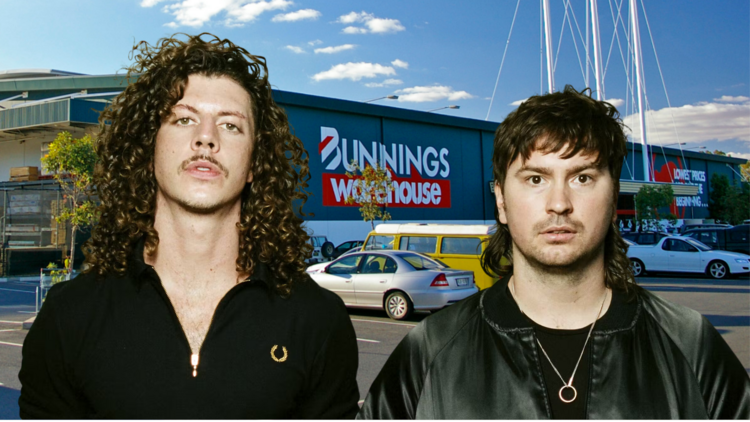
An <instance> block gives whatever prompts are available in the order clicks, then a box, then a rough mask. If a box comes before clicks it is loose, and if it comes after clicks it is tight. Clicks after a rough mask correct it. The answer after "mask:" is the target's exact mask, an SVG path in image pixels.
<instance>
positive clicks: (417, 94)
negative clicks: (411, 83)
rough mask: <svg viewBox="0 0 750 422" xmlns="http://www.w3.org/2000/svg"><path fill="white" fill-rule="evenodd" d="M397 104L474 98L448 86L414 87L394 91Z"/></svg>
mask: <svg viewBox="0 0 750 422" xmlns="http://www.w3.org/2000/svg"><path fill="white" fill-rule="evenodd" d="M396 94H398V101H399V102H410V103H423V102H428V101H440V100H465V99H469V98H474V96H473V95H471V94H469V93H468V92H466V91H454V90H453V88H451V87H449V86H442V85H433V86H415V87H412V88H404V89H399V90H398V91H396Z"/></svg>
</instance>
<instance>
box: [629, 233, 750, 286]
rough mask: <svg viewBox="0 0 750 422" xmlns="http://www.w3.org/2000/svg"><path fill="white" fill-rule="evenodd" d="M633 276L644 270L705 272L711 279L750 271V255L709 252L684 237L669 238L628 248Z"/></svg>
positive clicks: (714, 250)
mask: <svg viewBox="0 0 750 422" xmlns="http://www.w3.org/2000/svg"><path fill="white" fill-rule="evenodd" d="M628 258H630V262H631V263H632V265H633V274H634V275H635V276H636V277H638V276H641V275H643V273H644V272H646V271H654V272H679V273H705V274H708V275H709V276H711V277H713V278H726V277H728V276H729V275H732V274H734V275H737V274H747V273H749V272H750V262H749V261H748V260H750V256H749V255H745V254H741V253H736V252H727V251H721V250H716V249H711V248H710V247H708V246H706V245H705V244H703V243H701V242H699V241H697V240H695V239H693V238H691V237H687V236H669V237H665V238H663V239H661V240H659V241H658V242H657V243H656V244H654V245H633V246H630V247H629V248H628Z"/></svg>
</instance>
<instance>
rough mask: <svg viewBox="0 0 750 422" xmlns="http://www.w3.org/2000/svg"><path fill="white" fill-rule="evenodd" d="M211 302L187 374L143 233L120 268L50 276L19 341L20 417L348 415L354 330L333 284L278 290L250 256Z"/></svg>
mask: <svg viewBox="0 0 750 422" xmlns="http://www.w3.org/2000/svg"><path fill="white" fill-rule="evenodd" d="M256 268H257V271H256V272H255V274H253V276H252V277H250V278H249V279H248V280H247V281H245V282H243V283H240V284H238V285H236V286H235V287H233V288H232V289H231V290H230V291H229V292H228V293H227V294H226V296H224V298H223V299H222V300H221V302H220V303H219V305H218V307H217V309H216V312H215V315H214V318H213V320H212V322H211V326H210V328H209V330H208V334H207V335H206V339H205V341H204V343H203V346H202V348H201V351H200V361H199V365H198V370H197V376H195V377H193V367H192V366H191V362H190V355H191V351H190V346H189V343H188V341H187V338H186V337H185V334H184V332H183V330H182V327H181V325H180V323H179V320H178V318H177V315H176V313H175V311H174V308H173V307H172V304H171V302H170V301H169V298H168V297H167V294H166V292H165V291H164V288H163V287H162V285H161V282H160V280H159V277H158V275H157V274H156V272H155V271H154V270H153V268H152V267H150V266H148V265H146V264H145V263H144V262H143V244H142V242H140V243H139V245H138V246H137V247H136V248H135V251H134V255H133V258H132V259H131V263H130V266H129V269H128V271H127V273H126V275H125V276H107V277H102V278H99V277H96V276H94V275H92V274H83V275H80V276H78V277H76V278H75V279H74V280H71V281H69V282H65V283H61V284H59V285H56V286H54V287H53V288H52V289H51V290H50V291H49V293H48V295H47V298H46V300H45V303H44V306H42V309H41V311H40V313H39V315H38V316H37V318H36V321H35V322H34V324H33V326H32V327H31V329H30V330H29V333H28V335H27V336H26V340H25V341H24V345H23V362H22V365H21V372H20V373H19V379H20V381H21V384H22V388H21V397H20V399H19V405H20V409H21V417H23V418H43V419H52V418H76V419H80V418H117V419H139V418H148V419H162V418H166V419H192V418H201V419H206V418H210V419H224V418H227V419H248V418H262V419H275V418H325V419H334V418H353V417H354V415H355V414H356V413H357V411H358V406H357V401H358V399H359V392H358V388H357V381H356V375H357V364H358V362H357V359H358V356H357V340H356V336H355V333H354V328H353V327H352V323H351V320H350V319H349V316H348V313H347V312H346V308H345V307H344V304H343V302H342V301H341V299H339V298H338V296H336V295H335V294H333V293H331V292H329V291H328V290H325V289H323V288H321V287H319V286H318V285H317V284H316V283H315V282H314V281H312V280H310V279H307V280H306V281H304V282H300V283H298V284H296V285H295V286H294V287H293V291H292V294H291V295H290V296H289V297H287V298H282V297H280V296H279V295H278V294H276V293H275V292H273V291H272V290H271V289H270V288H269V287H268V285H267V284H266V283H265V282H264V280H268V279H269V277H272V274H270V272H269V270H268V268H267V267H265V266H263V265H260V266H258V267H256Z"/></svg>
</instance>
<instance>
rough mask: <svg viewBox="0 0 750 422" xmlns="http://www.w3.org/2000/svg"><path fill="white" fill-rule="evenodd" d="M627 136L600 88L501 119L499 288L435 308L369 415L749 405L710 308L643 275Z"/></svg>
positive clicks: (575, 415) (555, 97)
mask: <svg viewBox="0 0 750 422" xmlns="http://www.w3.org/2000/svg"><path fill="white" fill-rule="evenodd" d="M625 157H626V139H625V135H624V133H623V127H622V123H621V121H620V120H619V117H618V113H617V110H615V108H614V107H613V106H611V105H610V104H608V103H606V102H601V101H595V100H593V99H592V98H590V96H588V95H585V94H584V93H579V92H577V91H575V90H574V89H573V88H572V87H566V88H565V91H564V92H557V93H552V94H547V95H542V96H535V97H531V98H529V99H528V100H526V101H525V102H524V103H523V104H521V105H520V106H519V107H518V109H517V110H515V111H514V112H512V113H510V114H509V115H508V117H507V118H506V119H505V121H503V123H502V124H501V125H500V128H499V129H498V130H497V133H496V134H495V143H494V153H493V159H492V163H493V170H494V177H495V198H496V201H497V210H496V220H497V226H496V228H497V231H496V232H495V234H493V236H492V237H491V238H490V241H489V244H488V245H487V247H486V248H485V251H484V254H483V256H482V264H483V267H484V268H485V271H487V272H494V273H496V274H497V273H501V271H503V270H504V269H503V268H501V267H500V259H501V258H502V257H506V258H508V259H509V260H510V261H511V262H512V268H511V272H510V273H509V274H508V275H507V276H505V277H504V278H503V279H502V280H500V281H499V282H498V283H496V284H495V285H494V286H493V287H491V288H489V289H487V290H484V291H482V292H480V293H477V294H476V295H474V296H472V297H470V298H467V299H465V300H464V301H462V302H460V303H458V304H456V305H453V306H451V307H449V308H448V309H446V310H444V311H441V312H440V313H438V314H436V315H433V316H430V317H428V318H426V319H425V320H424V321H422V322H421V323H420V325H418V326H417V327H416V328H414V329H413V330H412V331H411V332H410V333H409V334H408V335H407V336H406V338H405V339H404V340H403V341H402V342H401V344H400V345H399V346H398V347H397V348H396V350H395V351H394V352H393V354H392V355H391V357H390V359H389V360H388V361H387V362H386V364H385V366H384V367H383V369H382V371H381V372H380V375H379V376H378V377H377V379H376V380H375V382H374V383H373V384H372V386H371V388H370V392H369V395H368V396H367V398H366V399H365V403H364V405H363V407H362V410H361V411H360V413H359V414H358V418H362V419H413V418H418V419H501V418H502V419H505V418H507V419H548V418H555V419H584V418H591V419H667V418H672V419H676V418H685V419H706V418H712V419H716V418H721V419H745V420H747V419H748V418H749V417H750V378H748V374H747V372H746V371H745V368H743V366H742V364H741V363H740V362H739V360H738V359H737V357H736V356H735V355H734V353H732V351H731V350H730V348H729V347H728V346H727V344H726V342H724V340H723V339H722V337H721V335H720V334H719V333H718V332H717V331H716V329H715V328H714V327H713V326H712V325H711V324H710V323H709V322H708V321H707V320H706V319H705V318H704V317H703V316H701V315H700V314H699V313H698V312H695V311H693V310H691V309H688V308H685V307H683V306H679V305H676V304H673V303H670V302H667V301H665V300H664V299H661V298H660V297H658V296H656V295H654V294H653V293H650V292H648V291H646V290H644V289H642V288H641V287H639V286H638V285H636V284H635V283H634V280H633V276H632V274H631V271H630V262H629V260H628V258H627V255H626V251H627V244H626V243H625V242H624V241H623V239H622V238H621V237H620V234H619V231H618V229H617V226H616V225H615V221H616V210H617V196H618V192H619V178H620V170H621V169H622V164H623V160H624V159H625Z"/></svg>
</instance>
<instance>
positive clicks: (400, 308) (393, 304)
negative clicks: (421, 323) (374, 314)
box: [385, 292, 414, 321]
mask: <svg viewBox="0 0 750 422" xmlns="http://www.w3.org/2000/svg"><path fill="white" fill-rule="evenodd" d="M413 310H414V305H412V304H411V300H409V298H408V297H407V296H406V294H404V293H403V292H392V293H391V294H389V295H388V297H387V298H386V299H385V313H387V314H388V316H389V317H391V318H392V319H395V320H398V321H401V320H404V319H406V318H409V316H410V315H411V313H412V311H413Z"/></svg>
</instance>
